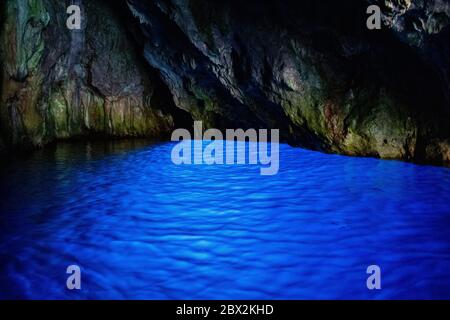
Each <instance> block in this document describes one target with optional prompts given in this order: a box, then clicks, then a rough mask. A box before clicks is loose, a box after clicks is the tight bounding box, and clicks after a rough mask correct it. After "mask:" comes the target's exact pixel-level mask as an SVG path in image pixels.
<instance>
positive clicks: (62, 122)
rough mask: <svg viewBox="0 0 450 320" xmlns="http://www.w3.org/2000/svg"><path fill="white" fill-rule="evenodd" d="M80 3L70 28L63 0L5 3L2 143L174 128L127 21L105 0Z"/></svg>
mask: <svg viewBox="0 0 450 320" xmlns="http://www.w3.org/2000/svg"><path fill="white" fill-rule="evenodd" d="M78 4H80V5H82V10H83V13H84V16H83V18H84V19H83V24H84V25H85V27H84V28H82V30H80V31H77V30H75V31H70V30H68V29H67V27H66V19H67V14H66V9H67V6H66V4H65V2H64V1H56V0H53V1H52V0H32V1H28V0H19V1H17V0H10V1H6V3H5V4H4V5H3V10H4V14H3V18H4V20H3V32H2V37H1V48H2V54H1V56H2V60H3V75H2V89H1V100H0V106H1V108H0V111H1V118H0V119H1V133H2V137H3V140H4V142H5V143H4V144H5V146H8V147H13V148H17V147H18V148H25V147H28V146H37V145H42V144H45V143H47V142H49V141H52V140H54V139H62V138H70V137H77V136H90V135H110V136H118V137H122V136H152V137H159V136H162V135H167V134H168V132H169V131H170V130H171V129H172V128H173V126H174V121H173V117H172V115H171V114H170V113H168V112H167V106H169V107H170V104H168V103H167V101H163V100H161V99H162V98H163V95H162V94H161V93H160V92H157V93H156V92H155V91H156V89H158V91H161V89H160V88H159V87H160V86H161V85H162V84H161V82H160V80H159V79H158V77H157V75H156V74H155V73H154V71H151V70H149V68H148V66H147V64H146V63H145V61H144V60H143V58H142V55H140V54H139V53H140V52H141V50H139V48H138V47H136V45H135V43H134V42H132V41H130V40H129V38H130V36H129V34H128V31H127V29H126V28H125V25H126V21H123V20H122V19H121V17H120V16H119V15H117V14H116V13H114V10H113V8H111V7H110V6H109V5H106V3H105V2H103V1H85V2H84V3H83V2H82V1H78ZM156 95H158V96H156ZM169 101H170V100H169Z"/></svg>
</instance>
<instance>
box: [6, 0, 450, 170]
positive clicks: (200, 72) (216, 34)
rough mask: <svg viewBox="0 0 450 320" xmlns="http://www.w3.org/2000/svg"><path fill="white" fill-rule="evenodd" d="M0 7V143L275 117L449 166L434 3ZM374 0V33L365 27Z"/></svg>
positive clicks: (296, 128) (448, 73) (444, 65)
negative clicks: (78, 13)
mask: <svg viewBox="0 0 450 320" xmlns="http://www.w3.org/2000/svg"><path fill="white" fill-rule="evenodd" d="M75 2H78V3H79V4H80V5H82V7H83V9H84V11H85V14H86V19H85V21H84V26H85V27H84V28H83V30H82V31H79V32H74V31H69V30H67V28H65V19H66V17H67V15H66V14H65V7H66V6H67V4H66V3H64V1H57V0H29V1H26V0H7V1H6V3H5V4H4V5H3V7H4V10H3V11H4V13H3V14H2V25H3V29H2V30H3V31H2V37H1V43H2V44H1V48H2V53H1V57H2V58H1V61H2V65H3V76H2V78H1V79H2V80H1V100H0V111H1V112H0V115H1V118H0V129H1V138H2V142H1V143H2V145H3V148H4V149H5V148H11V146H13V147H23V146H29V145H31V146H35V145H42V144H45V143H47V142H49V141H52V140H54V139H61V138H69V137H75V136H92V135H98V134H102V135H108V136H149V137H162V136H167V135H168V134H170V132H171V130H172V129H173V128H174V127H178V126H189V123H190V122H191V121H192V120H202V121H203V122H204V125H205V127H206V128H208V127H215V128H220V129H225V128H239V127H240V128H279V129H280V134H281V136H282V138H283V140H285V141H288V142H290V143H291V144H294V145H298V146H303V147H307V148H311V149H316V150H321V151H325V152H336V153H342V154H349V155H361V156H376V157H381V158H386V159H403V160H412V161H421V162H428V163H438V164H444V163H447V164H448V163H449V162H450V139H449V138H450V126H449V123H450V122H449V120H450V27H449V26H450V4H449V1H448V0H428V1H426V0H391V1H388V0H385V1H381V0H378V1H377V0H367V1H364V0H348V1H331V0H321V1H317V0H314V1H313V0H303V1H294V0H281V1H276V0H272V1H264V2H262V1H256V0H248V1H237V0H218V1H206V0H128V1H125V0H123V1H117V2H111V1H101V0H94V1H81V0H78V1H75ZM370 4H377V5H379V6H380V7H381V9H382V12H383V27H382V30H368V29H367V28H366V19H367V16H368V15H367V14H366V9H367V7H368V5H370Z"/></svg>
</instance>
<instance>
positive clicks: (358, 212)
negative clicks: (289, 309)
mask: <svg viewBox="0 0 450 320" xmlns="http://www.w3.org/2000/svg"><path fill="white" fill-rule="evenodd" d="M70 5H72V6H76V7H77V8H79V12H78V11H70V10H69V11H68V7H69V6H70ZM370 6H376V7H377V8H379V9H380V16H379V19H380V28H368V27H367V20H368V19H369V17H370V15H369V14H368V11H367V9H368V7H370ZM78 13H79V17H78V18H79V19H80V24H79V25H77V24H75V27H74V28H68V19H70V18H73V16H72V15H73V14H78ZM449 39H450V2H449V1H448V0H428V1H424V0H386V1H381V0H348V1H332V0H320V1H319V0H302V1H298V0H269V1H256V0H247V1H237V0H218V1H207V0H118V1H107V0H89V1H88V0H72V1H60V0H5V1H2V2H1V3H0V156H1V160H0V162H1V171H0V192H1V196H0V200H1V205H0V226H1V231H2V232H1V233H2V234H1V236H0V239H1V242H0V261H1V262H2V263H1V266H0V287H5V288H7V289H6V291H4V292H0V298H6V299H9V298H13V299H15V298H18V299H22V298H25V299H36V298H38V299H39V298H42V297H46V296H50V297H53V298H57V299H60V298H62V299H65V298H70V293H68V291H67V290H66V289H65V288H64V287H61V286H63V285H64V282H63V285H61V286H59V284H58V283H59V282H61V281H60V279H59V278H58V277H57V276H54V277H53V276H51V275H42V277H43V278H44V279H46V281H48V283H49V286H48V287H47V288H43V287H42V286H36V284H35V283H34V282H33V281H32V280H30V279H28V278H27V276H29V275H26V274H24V271H23V269H24V265H23V264H24V263H26V261H28V260H27V259H35V260H36V259H37V260H38V261H45V262H43V266H40V265H39V264H38V263H37V262H36V263H33V266H32V267H31V269H30V270H31V271H30V273H33V272H36V273H39V272H40V271H45V272H49V273H51V274H57V272H56V271H55V270H59V269H61V270H63V272H64V270H65V268H67V266H69V265H72V264H74V263H75V262H77V263H76V264H80V267H81V270H82V272H86V273H87V274H88V275H90V278H89V279H88V280H86V281H88V283H86V285H85V286H84V285H83V288H86V286H87V287H88V288H89V287H90V288H91V289H89V290H86V291H83V290H80V293H79V297H80V298H85V299H90V298H93V299H98V298H112V299H115V298H125V299H128V298H132V299H139V298H145V299H148V298H150V299H170V298H173V299H178V298H180V299H196V298H199V299H267V298H269V299H274V298H281V299H283V298H284V299H299V298H301V297H309V298H313V299H316V298H319V299H320V298H332V299H334V298H337V299H341V298H356V299H360V298H362V299H366V298H368V299H372V298H375V299H376V298H377V296H376V293H374V292H372V291H370V290H367V289H366V288H365V285H364V283H363V285H362V286H359V287H358V281H359V278H360V277H361V274H359V273H358V272H360V270H363V271H362V272H363V275H362V277H364V276H365V270H366V268H367V266H369V265H371V264H373V261H379V263H377V264H380V265H381V266H382V268H381V269H382V270H384V269H387V270H396V272H397V271H398V272H399V273H400V274H402V275H403V276H404V277H406V278H409V279H411V280H409V281H406V280H405V281H406V282H405V283H404V285H405V286H407V287H408V288H414V290H412V291H410V292H409V293H405V292H406V291H407V290H401V289H396V288H395V285H398V283H399V282H400V280H399V279H400V278H401V277H400V276H398V278H395V277H392V278H389V279H388V283H389V281H390V283H391V284H393V287H391V288H389V286H388V288H385V289H383V290H384V291H383V292H384V293H385V295H383V296H382V297H387V298H392V299H398V298H400V299H403V298H411V297H412V298H449V294H450V282H449V281H447V280H444V281H437V282H433V281H432V279H430V278H426V279H425V278H423V279H422V282H420V283H419V282H417V283H416V282H414V281H415V280H414V279H417V277H416V275H417V274H421V273H423V272H424V270H427V268H428V267H430V266H432V269H433V268H434V269H433V277H432V278H433V279H439V278H441V279H442V278H445V279H448V275H447V276H445V275H444V272H443V271H442V270H450V264H449V263H448V261H450V259H449V258H450V256H449V252H448V250H445V248H448V245H449V244H450V238H449V236H448V230H449V228H450V224H449V221H450V219H449V214H450V209H449V204H450V174H449V170H450V169H449V166H450V125H449V124H450V40H449ZM196 123H200V124H201V126H202V132H203V133H204V132H207V130H212V131H209V132H219V133H220V132H221V133H222V134H221V135H218V134H217V136H220V137H226V136H227V134H226V133H227V132H228V130H239V131H238V132H240V133H243V137H241V138H238V137H233V139H232V141H233V148H236V149H235V150H233V151H237V153H236V154H246V159H249V158H251V157H252V156H256V154H259V155H260V156H261V154H263V155H264V157H265V159H266V160H268V157H269V154H270V152H269V151H271V152H272V154H271V155H272V156H273V153H276V155H277V157H276V158H270V159H272V160H273V159H277V160H276V161H277V164H276V167H277V171H276V172H273V175H271V176H264V175H261V174H260V172H261V171H262V170H263V166H262V164H261V163H259V162H252V163H242V161H237V162H232V163H228V162H227V161H225V159H226V156H225V158H222V160H223V161H222V162H221V165H218V163H219V161H211V158H213V157H218V158H220V157H221V156H223V154H222V153H221V154H220V156H218V155H217V152H218V151H217V150H226V148H222V147H225V145H226V144H227V143H229V141H226V138H225V141H223V140H221V139H217V138H215V139H209V140H214V142H212V144H213V145H214V146H216V147H217V149H214V152H215V153H214V156H213V153H211V154H210V153H209V152H211V146H210V147H209V149H208V143H211V141H209V142H208V141H206V140H208V139H206V140H205V141H202V140H203V139H202V134H200V135H199V138H198V137H197V138H196V136H194V134H192V137H193V140H192V141H191V140H190V139H184V140H183V143H186V141H185V140H187V142H188V143H189V148H187V149H186V150H192V152H197V153H196V154H199V155H200V157H201V158H202V160H205V159H203V158H208V159H207V160H206V161H198V163H196V162H195V161H188V162H183V161H178V160H177V161H174V159H173V154H174V152H173V150H176V148H177V146H176V143H175V142H177V141H178V140H174V135H175V132H180V131H177V130H184V132H188V133H189V132H190V133H194V132H195V124H196ZM214 130H217V131H214ZM236 132H237V131H236ZM252 132H255V133H260V132H274V133H275V132H276V134H273V136H270V137H269V141H270V143H269V149H267V148H266V146H261V143H260V142H258V139H256V138H255V139H249V137H248V134H249V133H252ZM245 133H247V135H245ZM186 136H190V135H186ZM235 138H236V140H237V141H236V144H234V142H235V141H234V140H235ZM257 138H259V137H257ZM266 138H267V137H266ZM270 138H272V140H271V139H270ZM274 139H275V140H276V141H275V140H274ZM191 142H192V145H191V144H190V143H191ZM239 142H240V143H239ZM178 147H179V146H178ZM198 149H200V150H198ZM205 149H206V150H208V152H206V153H205V152H204V150H205ZM205 154H210V156H208V157H207V156H205ZM278 154H279V157H278ZM171 156H172V158H171ZM233 157H234V153H233ZM218 158H217V159H218ZM189 159H190V158H189ZM256 159H258V157H256ZM244 160H245V157H244ZM278 161H279V163H278ZM266 165H267V163H266ZM417 217H420V219H422V224H423V227H419V226H417V223H416V219H417ZM380 222H383V223H380ZM124 230H128V232H125V231H124ZM362 230H366V232H363V231H362ZM32 241H34V244H31V242H32ZM358 243H361V245H362V247H359V246H358ZM421 243H426V244H428V245H429V247H428V248H427V250H431V251H432V252H433V253H434V255H432V254H430V255H427V253H426V251H422V250H421V249H418V248H420V246H421ZM96 245H98V247H96ZM365 245H366V247H364V246H365ZM297 248H300V249H299V250H297ZM412 248H413V249H414V250H417V251H414V250H413V251H414V253H411V249H412ZM423 250H425V248H424V249H423ZM40 252H44V253H40ZM316 252H317V253H318V254H319V255H320V254H321V255H322V257H329V259H325V260H327V261H328V260H330V259H331V263H324V262H323V261H322V260H320V259H319V258H318V257H316V256H315V253H316ZM330 252H334V254H331V253H330ZM62 253H64V254H62ZM109 253H112V256H113V257H109V256H108V254H109ZM353 253H354V256H353ZM149 255H154V258H155V260H158V261H154V260H152V259H151V258H149ZM95 256H99V257H101V258H103V260H104V261H105V262H104V263H105V264H106V265H107V267H108V268H110V270H112V271H111V272H108V274H109V275H110V276H109V277H107V276H105V277H103V278H102V277H101V276H100V273H101V272H105V269H104V268H103V267H102V266H101V265H98V264H97V263H96V262H95V259H94V258H93V257H95ZM431 256H432V257H431ZM348 257H351V258H348ZM302 261H305V262H304V265H303V266H301V264H302ZM406 261H416V262H417V268H416V269H406V270H403V271H402V266H403V265H404V264H405V263H406ZM169 264H170V265H171V266H172V267H168V265H169ZM205 266H207V268H209V269H207V270H206V269H205V268H206V267H205ZM331 266H334V268H335V269H331ZM296 268H298V270H299V271H298V272H297V271H296V270H297V269H296ZM313 269H317V270H315V271H313ZM83 270H85V271H83ZM139 270H141V271H139ZM151 270H161V271H160V272H156V271H155V272H152V271H151ZM205 270H206V271H205ZM208 270H210V271H208ZM349 270H350V271H349ZM347 271H348V272H350V273H348V274H347V273H346V272H347ZM313 272H317V273H318V274H319V275H320V277H309V276H308V275H310V274H311V273H313ZM392 272H394V271H392ZM338 275H339V276H340V277H341V278H342V283H334V284H333V285H331V284H329V281H328V280H330V279H331V281H332V282H333V281H334V280H332V279H334V278H333V276H338ZM124 277H125V278H126V279H128V281H125V282H126V283H125V282H124V281H121V280H120V279H123V278H124ZM246 277H248V279H250V280H248V281H246V280H244V279H245V278H246ZM19 278H21V279H22V280H18V279H19ZM169 278H170V279H177V281H172V282H171V281H169V280H168V279H169ZM270 278H273V285H272V286H268V287H267V289H264V288H262V287H263V286H264V283H266V282H267V281H268V279H270ZM199 279H202V280H199ZM313 279H315V280H314V281H313ZM402 279H404V278H402ZM194 280H196V285H194V286H189V283H191V282H192V281H194ZM417 281H418V280H417ZM155 283H156V284H159V285H160V287H159V289H158V288H155V287H152V285H151V284H155ZM220 283H222V284H223V283H229V284H230V287H229V289H223V288H222V287H221V286H220ZM326 283H327V284H329V288H328V290H327V291H326V292H324V291H320V290H316V289H317V288H318V287H324V286H325V284H326ZM107 288H113V289H111V290H109V291H108V290H107ZM375 291H376V290H375Z"/></svg>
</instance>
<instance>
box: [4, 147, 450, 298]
mask: <svg viewBox="0 0 450 320" xmlns="http://www.w3.org/2000/svg"><path fill="white" fill-rule="evenodd" d="M173 145H174V144H173V143H156V144H152V145H145V144H144V143H142V144H141V143H139V142H116V143H108V144H105V143H99V142H98V143H90V144H84V143H78V144H61V145H59V146H58V147H57V148H56V149H54V150H51V149H46V150H42V151H39V152H36V153H35V154H34V155H33V156H32V157H31V158H29V159H26V160H17V161H14V163H9V164H6V165H3V167H2V169H1V180H0V194H1V196H0V200H1V203H0V213H1V214H0V231H1V233H0V298H40V299H49V298H57V299H79V298H89V299H99V298H112V299H126V298H133V299H141V298H149V299H167V298H168V299H267V298H276V299H320V298H338V299H343V298H354V299H383V298H400V299H403V298H450V232H449V231H450V206H449V204H450V170H449V169H446V168H439V167H431V166H418V165H413V164H407V163H402V162H395V161H380V160H376V159H365V158H350V157H342V156H337V155H325V154H321V153H317V152H311V151H306V150H303V149H296V148H291V147H289V146H287V145H284V144H281V145H280V171H279V174H278V175H276V176H261V175H260V170H259V166H249V165H234V166H233V165H215V166H207V165H182V166H175V165H174V164H172V162H171V159H170V153H171V149H172V147H173ZM71 264H77V265H79V266H80V267H81V269H82V290H81V291H76V292H75V291H74V292H71V291H69V290H67V289H66V287H65V283H66V277H67V275H66V273H65V271H66V268H67V266H69V265H71ZM371 264H377V265H379V266H380V267H381V270H382V290H380V291H369V290H367V288H366V279H367V276H368V275H367V274H366V268H367V266H369V265H371Z"/></svg>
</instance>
